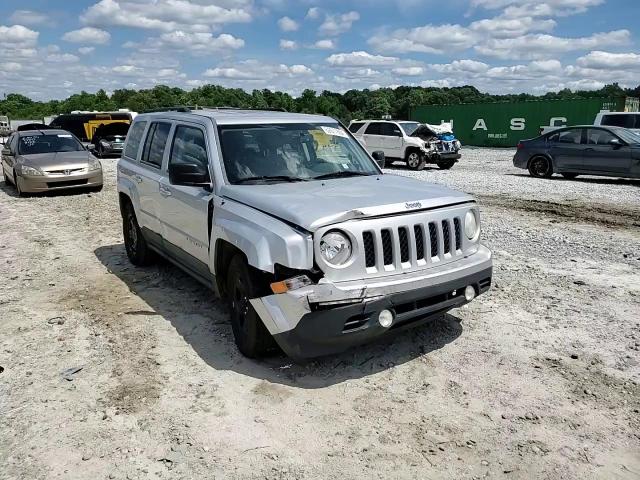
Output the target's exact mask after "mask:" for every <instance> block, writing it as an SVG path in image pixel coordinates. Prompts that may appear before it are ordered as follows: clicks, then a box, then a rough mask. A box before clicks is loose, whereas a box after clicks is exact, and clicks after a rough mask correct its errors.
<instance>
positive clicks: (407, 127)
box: [398, 122, 420, 135]
mask: <svg viewBox="0 0 640 480" xmlns="http://www.w3.org/2000/svg"><path fill="white" fill-rule="evenodd" d="M398 125H400V126H401V127H402V129H403V130H404V133H406V134H407V135H411V134H412V133H413V132H415V131H416V128H418V126H419V125H420V124H419V123H418V122H398Z"/></svg>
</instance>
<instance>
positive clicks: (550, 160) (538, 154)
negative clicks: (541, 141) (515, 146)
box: [527, 153, 553, 168]
mask: <svg viewBox="0 0 640 480" xmlns="http://www.w3.org/2000/svg"><path fill="white" fill-rule="evenodd" d="M536 158H544V159H545V160H547V161H548V162H549V163H550V164H551V168H553V160H552V159H551V158H550V157H549V156H547V155H544V154H542V153H536V154H534V155H532V156H531V158H529V161H528V162H527V168H529V167H531V162H533V161H534V160H535V159H536Z"/></svg>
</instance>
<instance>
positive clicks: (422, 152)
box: [349, 120, 459, 170]
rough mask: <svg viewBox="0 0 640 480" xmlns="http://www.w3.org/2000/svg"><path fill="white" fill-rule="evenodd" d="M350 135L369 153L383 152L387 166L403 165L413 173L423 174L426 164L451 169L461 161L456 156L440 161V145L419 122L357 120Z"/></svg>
mask: <svg viewBox="0 0 640 480" xmlns="http://www.w3.org/2000/svg"><path fill="white" fill-rule="evenodd" d="M419 127H420V128H419ZM349 131H351V133H353V135H354V136H355V137H356V138H357V139H358V140H359V141H360V142H361V143H362V145H364V147H365V148H366V149H367V151H368V152H369V153H372V152H375V151H382V152H384V155H385V159H386V161H387V162H395V161H398V160H400V161H404V162H406V164H407V166H408V167H409V168H411V169H413V170H422V169H423V168H424V166H425V165H426V164H427V163H435V164H437V165H438V166H439V167H440V168H442V169H449V168H451V167H452V166H453V165H454V164H455V162H456V161H457V159H458V158H459V156H457V153H454V154H453V157H448V158H443V157H441V156H440V154H439V152H438V149H437V145H438V144H440V142H441V141H440V140H438V139H437V135H436V134H434V133H433V132H431V131H427V130H426V129H425V127H424V126H421V124H420V123H418V122H408V121H390V120H356V121H352V122H351V123H350V124H349ZM447 153H450V152H447ZM456 156H457V158H454V157H456Z"/></svg>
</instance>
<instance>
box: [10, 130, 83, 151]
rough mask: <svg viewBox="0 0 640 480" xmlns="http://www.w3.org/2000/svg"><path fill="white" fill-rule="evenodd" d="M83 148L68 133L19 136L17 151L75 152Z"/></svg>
mask: <svg viewBox="0 0 640 480" xmlns="http://www.w3.org/2000/svg"><path fill="white" fill-rule="evenodd" d="M79 150H84V147H83V146H82V144H81V143H80V142H79V141H78V140H76V139H75V138H74V136H73V135H71V134H70V133H66V134H65V133H58V134H44V135H26V136H24V137H20V142H19V144H18V153H19V154H20V155H34V154H37V153H53V152H77V151H79Z"/></svg>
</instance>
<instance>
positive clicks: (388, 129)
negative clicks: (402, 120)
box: [382, 123, 402, 137]
mask: <svg viewBox="0 0 640 480" xmlns="http://www.w3.org/2000/svg"><path fill="white" fill-rule="evenodd" d="M382 135H385V136H387V137H401V136H402V132H401V131H400V127H398V126H397V125H396V124H395V123H383V124H382Z"/></svg>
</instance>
